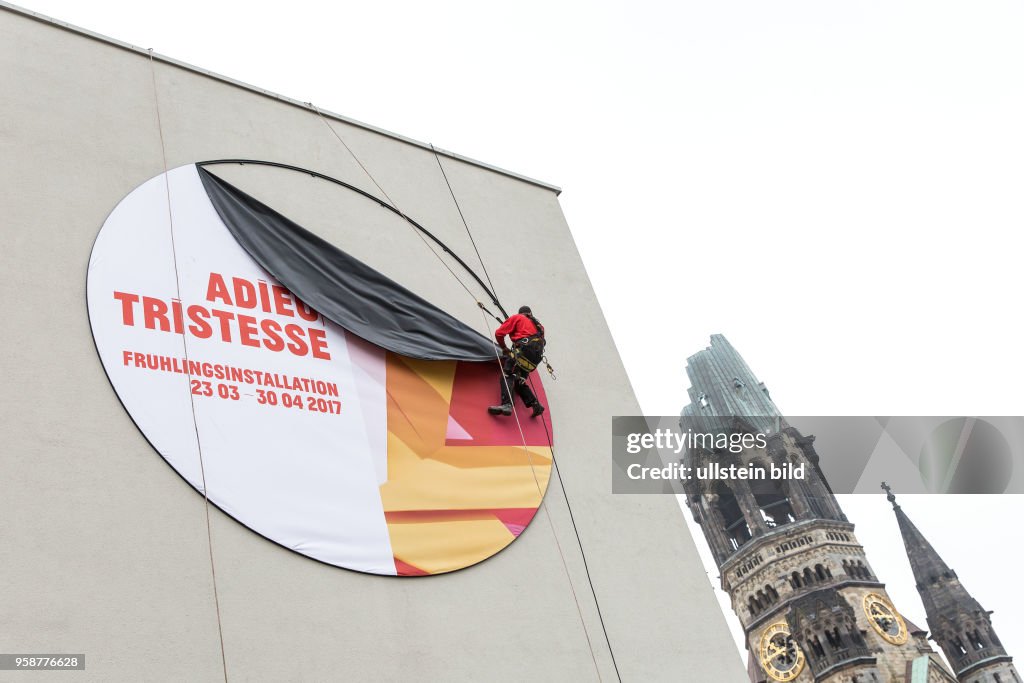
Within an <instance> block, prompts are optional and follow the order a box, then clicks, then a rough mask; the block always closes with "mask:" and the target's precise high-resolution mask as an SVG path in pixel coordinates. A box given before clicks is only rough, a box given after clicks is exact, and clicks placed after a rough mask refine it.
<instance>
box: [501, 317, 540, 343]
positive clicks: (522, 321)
mask: <svg viewBox="0 0 1024 683" xmlns="http://www.w3.org/2000/svg"><path fill="white" fill-rule="evenodd" d="M535 334H537V326H536V325H534V324H533V323H532V322H530V319H529V318H527V317H526V316H525V315H523V314H522V313H516V314H515V315H513V316H512V317H510V318H509V319H508V320H506V321H505V322H503V323H502V324H501V327H499V328H498V329H496V330H495V331H494V338H495V339H497V340H498V345H499V346H504V345H505V336H506V335H507V336H508V337H510V338H511V339H512V343H513V344H514V343H515V342H516V340H519V339H522V338H523V337H531V336H533V335H535Z"/></svg>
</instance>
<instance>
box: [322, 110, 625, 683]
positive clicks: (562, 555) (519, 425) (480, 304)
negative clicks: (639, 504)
mask: <svg viewBox="0 0 1024 683" xmlns="http://www.w3.org/2000/svg"><path fill="white" fill-rule="evenodd" d="M308 104H309V106H310V108H312V109H313V111H315V112H316V114H317V116H319V117H320V120H321V121H323V122H324V125H326V126H327V128H328V129H329V130H330V131H331V134H332V135H333V136H334V137H335V138H336V139H337V140H338V141H339V142H340V143H341V145H342V147H344V148H345V150H346V151H347V152H348V153H349V155H351V156H352V158H353V160H354V161H355V162H356V164H357V165H358V166H359V168H361V169H362V170H363V173H365V174H366V176H367V177H368V178H369V179H370V182H372V183H373V184H374V186H375V187H376V188H377V189H378V190H379V191H380V193H381V194H382V195H383V196H384V197H385V198H386V199H387V200H388V202H389V203H390V204H391V205H392V207H393V209H394V210H395V211H396V212H397V213H398V214H399V215H400V216H402V218H404V219H405V220H406V221H407V222H408V223H410V224H411V225H413V226H414V227H419V226H418V224H416V223H415V221H413V220H412V219H411V218H409V217H408V216H407V215H406V214H405V213H404V212H403V211H402V210H401V209H399V208H398V207H397V206H395V205H394V202H393V201H392V200H391V197H390V196H389V195H388V193H387V192H386V191H385V190H384V188H383V187H381V185H380V183H378V182H377V180H376V178H374V177H373V174H372V173H370V170H369V169H368V168H367V167H366V165H365V164H363V162H362V161H361V160H360V159H359V158H358V157H357V156H356V154H355V152H354V151H353V150H352V148H351V147H349V145H348V144H347V143H346V142H345V140H344V139H343V138H342V137H341V135H340V134H339V133H338V131H337V130H336V129H335V128H334V126H332V125H331V124H330V122H329V121H328V120H327V118H326V117H325V116H324V115H323V112H321V111H320V109H319V108H318V107H316V106H315V105H313V104H312V103H308ZM430 147H431V150H432V151H433V153H434V158H435V159H436V160H437V163H438V166H439V167H440V169H441V174H442V175H443V176H444V180H445V184H446V185H447V186H448V191H449V193H450V194H451V197H452V201H453V202H454V204H455V207H456V209H457V210H458V213H459V216H460V217H461V218H462V223H463V225H464V226H465V229H466V233H467V235H468V236H469V239H470V242H471V243H472V244H473V250H474V251H475V252H476V256H477V259H478V260H479V262H480V266H481V268H483V270H484V276H485V277H486V278H487V281H488V284H490V285H491V288H490V290H488V289H487V287H485V286H484V285H483V283H482V282H480V279H479V278H477V277H475V275H474V277H475V279H476V280H477V282H478V284H480V285H481V287H483V288H484V290H485V291H488V294H489V295H490V296H491V300H492V301H493V302H494V305H495V306H497V308H498V310H500V311H501V312H502V314H504V315H505V316H506V317H508V315H507V313H505V309H504V308H503V307H502V305H501V303H499V301H498V298H497V296H496V295H495V294H494V285H493V283H492V281H491V277H490V274H489V273H488V272H487V266H486V264H485V263H484V260H483V258H482V256H481V254H480V251H479V249H478V248H477V245H476V240H475V239H474V238H473V233H472V231H471V230H470V227H469V223H468V222H467V221H466V217H465V214H464V213H463V212H462V207H461V206H460V205H459V201H458V198H457V197H456V196H455V191H454V190H453V188H452V186H451V183H450V182H449V181H448V176H447V174H446V173H445V171H444V166H443V165H441V161H440V158H439V156H438V154H437V149H436V148H435V147H434V146H433V145H431V146H430ZM421 230H422V228H421ZM417 235H419V237H420V238H421V239H424V238H423V235H422V234H421V233H420V231H417ZM424 242H426V241H425V240H424ZM427 246H428V247H430V245H429V244H427ZM445 250H446V251H447V252H448V253H449V254H452V252H451V250H448V249H447V248H446V249H445ZM430 251H431V253H433V254H434V256H435V257H436V258H437V259H438V260H439V261H440V262H441V263H442V265H444V267H445V269H446V270H447V271H448V272H449V273H450V274H451V275H452V277H454V278H455V279H456V280H457V281H458V282H459V284H460V285H462V288H463V289H464V290H466V293H467V294H469V296H471V297H472V298H473V299H474V301H476V304H477V306H478V307H479V308H480V310H481V314H482V315H483V316H484V325H485V327H486V328H487V329H488V330H490V326H489V325H488V323H487V317H486V316H487V315H488V314H489V315H490V316H491V317H492V318H494V319H495V320H497V321H498V322H499V323H501V322H503V321H502V319H501V318H499V317H498V316H496V315H494V314H493V313H491V312H490V311H488V310H487V308H486V306H484V304H483V302H481V301H480V299H479V298H478V297H476V296H475V295H474V294H473V292H472V291H471V290H470V289H469V287H467V286H466V284H465V283H464V282H463V281H462V279H461V278H459V276H458V275H457V274H456V273H455V271H453V270H452V269H451V267H450V266H449V265H448V264H447V262H445V260H444V259H442V258H441V255H440V254H438V253H437V252H436V251H435V250H434V249H433V248H431V249H430ZM452 256H454V254H452ZM460 263H462V262H461V261H460ZM462 265H463V267H465V268H466V269H467V270H470V269H469V267H468V266H466V265H465V263H462ZM470 272H472V271H471V270H470ZM491 334H492V335H493V330H491ZM495 361H496V362H497V363H498V366H499V372H501V374H502V378H503V379H502V381H503V382H505V389H506V391H508V392H509V396H510V397H511V396H512V392H511V387H510V386H509V385H508V378H507V377H506V376H505V373H504V370H503V368H502V367H501V365H502V363H501V356H500V355H499V353H498V349H497V346H495ZM544 362H545V364H546V365H547V369H548V373H549V374H550V375H551V376H552V378H554V369H553V368H552V367H551V364H550V363H548V362H547V357H546V356H545V358H544ZM513 415H514V416H515V420H516V426H517V428H518V429H519V436H520V438H521V439H522V445H523V450H524V451H525V453H526V455H527V459H528V461H529V463H530V470H531V472H533V477H534V483H535V484H536V485H537V488H538V493H539V495H540V496H541V498H543V490H541V487H540V482H539V480H538V479H537V473H536V470H535V468H534V465H533V459H532V456H531V455H530V450H529V447H528V446H527V445H526V435H525V433H524V432H523V428H522V423H521V422H520V421H519V414H518V411H516V409H515V401H514V400H513ZM544 431H545V433H546V434H547V439H548V446H549V448H550V450H551V464H552V472H553V473H555V474H558V469H557V464H556V461H555V449H554V443H553V442H552V439H551V433H550V431H548V428H547V423H546V422H544ZM549 479H550V475H549ZM558 480H559V485H560V488H561V490H562V495H563V498H564V499H565V505H566V508H567V509H568V510H569V519H570V521H571V522H572V525H573V530H574V531H575V534H576V541H577V544H578V546H579V549H580V555H581V556H582V557H583V565H584V567H585V568H586V575H587V582H588V583H589V584H590V591H591V594H592V595H593V597H594V606H595V608H596V609H597V614H598V617H599V619H600V623H601V630H602V632H603V634H604V638H605V643H606V644H607V645H608V653H609V654H610V655H611V659H612V664H613V665H614V667H615V675H616V677H617V678H618V680H619V682H620V683H621V681H622V676H621V674H620V673H619V665H618V662H617V661H616V659H615V652H614V650H613V649H612V644H611V640H610V639H609V637H608V630H607V628H606V627H605V623H604V616H603V614H602V612H601V604H600V602H599V601H598V598H597V591H596V589H595V588H594V582H593V579H592V578H591V576H590V569H589V567H588V565H587V561H586V553H585V552H584V550H583V543H582V540H581V538H580V534H579V529H578V527H577V526H576V520H575V518H574V517H573V515H572V508H571V506H570V504H569V497H568V495H567V493H566V490H565V484H564V483H563V482H562V478H561V475H560V474H559V476H558ZM538 508H544V513H545V516H546V518H547V520H548V524H549V525H550V527H551V534H552V536H553V537H554V539H555V545H556V547H557V548H558V553H559V557H560V559H561V561H562V567H563V569H564V571H565V574H566V578H567V580H568V583H569V588H570V590H571V592H572V595H573V600H574V601H575V603H576V610H577V612H578V614H579V617H580V623H581V625H582V626H583V633H584V636H585V637H586V640H587V647H588V648H589V650H590V655H591V659H592V660H593V662H594V669H595V671H596V673H597V677H598V679H599V680H603V679H602V677H601V671H600V667H599V666H598V664H597V655H596V653H595V651H594V647H593V643H592V642H591V640H590V633H589V632H588V630H587V626H586V621H585V619H584V618H583V610H582V607H581V605H580V603H579V598H578V596H577V594H576V587H575V586H574V585H573V582H572V575H571V573H570V572H569V565H568V562H567V561H566V559H565V553H564V552H563V550H562V546H561V543H559V541H558V534H557V533H556V531H555V526H554V522H553V520H552V519H551V513H550V512H549V511H548V509H547V507H546V506H544V505H541V504H538Z"/></svg>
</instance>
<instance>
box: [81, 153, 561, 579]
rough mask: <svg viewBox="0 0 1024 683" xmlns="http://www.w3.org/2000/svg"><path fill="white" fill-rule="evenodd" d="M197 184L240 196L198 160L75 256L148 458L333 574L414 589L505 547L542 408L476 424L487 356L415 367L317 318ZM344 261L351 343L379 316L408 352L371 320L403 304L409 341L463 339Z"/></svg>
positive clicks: (120, 211)
mask: <svg viewBox="0 0 1024 683" xmlns="http://www.w3.org/2000/svg"><path fill="white" fill-rule="evenodd" d="M200 173H207V177H206V183H207V184H206V185H205V186H204V179H203V178H201V177H200ZM211 178H213V179H214V180H213V181H212V182H215V183H220V184H223V186H224V187H226V188H228V189H229V190H230V191H232V192H234V193H237V195H238V196H240V197H242V198H244V199H251V198H248V197H247V196H245V195H244V194H242V193H241V192H240V191H238V190H236V189H235V188H232V187H231V186H229V185H227V184H226V183H223V181H220V180H219V179H216V177H215V176H212V174H208V172H207V171H205V170H202V171H201V170H200V169H198V168H197V167H196V166H195V165H191V164H190V165H187V166H182V167H180V168H177V169H174V170H172V171H169V172H168V173H166V174H161V175H159V176H157V177H155V178H153V179H151V180H149V181H147V182H146V183H144V184H143V185H141V186H140V187H138V188H137V189H135V190H134V191H133V192H131V193H130V194H129V195H128V196H127V197H125V198H124V199H123V200H122V201H121V202H120V203H119V204H118V206H117V207H116V208H115V209H114V211H113V212H112V213H111V214H110V216H109V217H108V218H107V220H106V222H105V223H104V224H103V227H102V229H101V230H100V233H99V236H98V237H97V239H96V243H95V245H94V246H93V250H92V255H91V257H90V261H89V275H88V286H87V291H88V306H89V320H90V324H91V326H92V332H93V336H94V338H95V341H96V348H97V350H98V353H99V355H100V359H101V360H102V363H103V367H104V369H105V370H106V373H107V376H108V377H109V379H110V382H111V384H112V385H113V387H114V389H115V391H116V392H117V395H118V397H119V398H120V400H121V403H122V404H123V405H124V407H125V409H126V410H127V411H128V413H129V415H130V416H131V418H132V420H133V421H134V422H135V424H136V425H137V426H138V428H139V429H140V430H141V432H142V433H143V435H144V436H145V437H146V439H147V440H148V441H149V442H150V444H152V446H153V447H154V448H155V449H156V451H157V452H158V453H159V454H160V455H161V456H162V457H163V458H164V459H165V460H166V461H167V462H168V463H169V464H170V465H171V467H173V468H174V469H175V471H177V473H178V474H180V475H181V476H182V477H183V478H184V479H185V480H186V481H187V482H188V483H189V484H190V485H192V486H193V487H194V488H195V489H196V490H197V491H199V492H200V493H203V491H204V481H205V493H206V495H207V497H208V499H209V501H210V502H211V503H213V504H214V505H216V506H217V507H218V508H220V509H221V510H223V511H224V512H225V513H227V514H228V515H230V516H231V517H233V518H234V519H236V520H238V521H239V522H241V523H242V524H244V525H245V526H247V527H249V528H250V529H252V530H253V531H255V532H256V533H258V534H260V535H262V536H264V537H266V538H268V539H270V540H271V541H274V542H276V543H278V544H280V545H282V546H284V547H286V548H289V549H291V550H294V551H295V552H298V553H301V554H303V555H307V556H309V557H311V558H314V559H317V560H320V561H322V562H326V563H328V564H332V565H335V566H339V567H345V568H347V569H354V570H358V571H363V572H370V573H374V574H386V575H399V576H421V575H428V574H438V573H443V572H449V571H453V570H456V569H461V568H463V567H467V566H469V565H472V564H475V563H477V562H480V561H481V560H484V559H486V558H488V557H490V556H492V555H493V554H495V553H497V552H498V551H499V550H501V549H502V548H504V547H506V546H508V545H509V544H510V543H511V542H512V541H513V540H515V538H516V537H517V536H518V535H519V534H520V533H521V532H522V531H523V529H524V528H525V527H526V525H527V524H528V523H529V522H530V520H531V519H532V518H533V516H534V514H535V513H536V511H537V508H538V506H539V505H540V502H541V500H542V498H543V494H544V491H545V490H546V488H547V484H548V478H549V475H550V469H551V462H552V461H551V449H550V444H551V440H550V439H551V423H550V419H549V416H550V412H548V413H545V414H544V415H543V416H542V417H540V418H536V419H531V418H530V417H528V415H529V411H528V410H524V409H522V406H521V404H520V405H518V406H517V408H518V410H517V413H516V416H513V417H505V416H491V415H489V414H487V411H486V408H487V406H488V405H489V404H493V403H494V402H495V401H496V400H497V395H498V385H499V381H500V378H501V373H500V369H499V366H498V362H497V359H495V360H494V361H491V362H480V361H479V360H475V361H463V360H450V359H449V360H428V359H423V358H412V357H409V356H407V355H402V354H400V353H396V352H394V351H389V350H387V349H385V348H383V347H381V346H378V345H376V344H374V343H371V342H369V341H366V339H364V338H362V337H359V336H356V335H355V334H354V333H352V332H350V331H347V330H346V328H345V327H344V326H343V325H344V324H345V320H329V319H327V318H325V316H324V315H322V314H321V313H320V312H319V311H318V310H315V309H314V308H312V307H311V306H310V305H308V304H307V303H306V302H305V301H303V300H301V299H300V298H299V297H298V296H296V294H294V293H293V292H292V291H291V290H290V289H289V288H288V287H287V286H285V284H282V283H281V282H279V281H278V280H276V279H275V278H274V277H272V276H271V275H270V273H269V272H268V271H267V270H265V269H264V268H263V267H262V266H261V265H260V264H259V263H257V261H256V260H254V258H253V257H252V256H251V255H250V253H249V252H248V251H246V249H244V248H243V247H242V246H241V245H240V244H239V242H238V241H237V240H236V239H235V237H234V236H233V234H232V230H236V232H237V229H238V226H232V230H229V229H228V226H227V225H226V224H225V221H224V217H225V216H226V215H227V214H225V213H224V207H223V206H222V205H220V204H218V205H216V206H215V204H214V201H213V200H211V197H210V193H209V189H210V186H209V183H210V182H211V180H210V179H211ZM218 192H219V190H218ZM252 206H256V207H257V209H258V210H257V211H256V213H259V214H260V215H261V216H262V217H263V218H267V217H268V216H269V218H270V219H273V220H280V221H283V223H282V224H283V225H286V226H289V227H288V228H287V229H288V230H294V231H296V232H297V233H300V232H301V233H303V234H304V235H305V236H306V237H308V236H309V233H305V231H303V230H302V229H301V228H299V227H298V226H294V224H292V223H290V222H288V221H287V219H284V218H283V217H282V216H280V214H276V213H275V212H273V210H272V209H269V208H268V207H266V206H265V205H263V204H260V203H259V202H256V201H255V200H252ZM368 206H370V207H375V206H376V205H375V204H371V203H369V202H368ZM246 229H251V230H253V231H259V230H263V229H264V226H262V225H255V226H247V227H246ZM255 234H257V236H258V233H255ZM317 239H318V238H317ZM275 244H276V243H275ZM274 248H275V249H284V248H285V247H279V246H275V247H274ZM316 248H317V249H318V250H321V251H324V250H326V251H331V252H332V254H331V255H330V256H332V257H337V258H345V259H352V257H350V256H348V255H346V254H344V253H343V252H340V251H338V250H335V249H334V248H333V247H329V246H317V247H316ZM280 256H281V258H282V259H284V260H287V259H293V260H294V256H293V255H290V254H287V253H285V254H281V255H280ZM356 263H358V265H359V266H360V268H362V269H365V272H364V273H363V274H364V275H365V276H366V277H367V278H368V279H367V280H365V281H357V280H353V281H350V282H346V283H344V284H345V286H346V287H348V288H349V289H351V291H353V292H360V293H363V294H366V296H365V301H366V303H365V304H363V303H360V304H358V305H357V306H353V304H352V302H351V299H349V300H347V301H346V302H345V303H346V305H347V306H348V309H346V312H345V314H346V315H350V316H352V317H353V320H354V319H356V318H358V319H359V320H360V322H359V324H360V325H363V326H364V327H363V328H361V329H362V330H369V331H371V332H372V326H370V323H367V321H371V322H372V321H377V320H379V321H385V320H388V319H394V320H396V321H398V322H397V323H396V325H395V329H394V330H388V331H387V335H388V336H387V338H388V339H391V338H396V339H399V341H398V342H397V343H399V344H401V343H404V342H403V341H402V340H401V339H400V337H401V336H402V334H403V332H402V329H403V325H404V323H402V315H403V312H402V311H396V312H389V311H388V310H386V309H387V307H388V306H390V305H394V302H400V301H404V300H408V301H412V302H414V303H416V305H418V306H420V310H418V311H417V316H418V317H417V320H418V325H420V326H429V325H430V324H431V321H432V320H434V319H436V320H437V321H438V325H447V326H449V327H450V328H451V327H453V326H456V325H461V323H458V322H457V321H454V320H453V319H450V317H449V318H445V316H447V314H445V313H443V312H442V311H440V309H436V308H434V307H433V306H432V304H429V303H427V302H422V300H420V299H418V297H416V296H415V295H414V294H412V293H410V292H408V291H407V290H404V289H402V288H401V286H400V285H397V284H396V283H393V282H392V281H390V280H389V279H387V278H386V277H385V276H383V275H381V274H380V273H377V272H376V271H373V270H372V269H370V267H369V266H366V265H365V264H362V263H361V262H356ZM424 267H430V266H429V264H427V265H425V266H424ZM355 270H359V269H355ZM360 272H363V271H360ZM368 274H369V275H368ZM371 275H372V278H371V277H370V276H371ZM342 277H349V276H348V275H346V274H345V272H342ZM353 277H354V276H353ZM371 279H372V282H370V280H371ZM389 287H394V289H393V290H388V288H389ZM367 288H372V289H373V291H372V292H369V293H367ZM302 291H303V293H304V294H306V291H308V290H302ZM389 291H390V293H389ZM306 296H307V298H308V299H310V300H321V299H322V300H324V301H326V300H327V299H328V298H329V297H330V293H329V292H327V293H318V292H312V293H311V294H309V295H306ZM403 297H405V299H403ZM360 301H362V299H360ZM417 302H418V303H417ZM359 306H366V307H371V306H376V307H377V309H375V310H365V311H364V310H360V309H359ZM325 310H327V308H326V307H325ZM435 311H436V313H435ZM364 313H365V315H364ZM392 313H393V314H392ZM389 316H390V317H389ZM339 323H340V324H339ZM373 324H374V325H383V324H385V323H383V322H380V323H373ZM353 326H355V323H353ZM406 327H407V326H406ZM395 330H398V331H397V332H396V331H395ZM459 333H460V334H462V332H461V331H460V332H459ZM364 334H367V336H369V334H370V332H364ZM410 334H412V333H410ZM472 334H476V333H475V332H472V331H469V330H468V328H466V332H465V335H467V336H466V338H467V339H469V338H470V337H469V336H468V335H472ZM438 338H441V339H443V338H444V336H443V335H438ZM406 341H409V340H406ZM470 342H471V343H472V344H474V345H475V346H474V348H477V347H479V342H478V340H472V339H471V340H470ZM414 343H415V340H414V339H413V340H411V341H409V345H410V346H413V345H414ZM484 348H486V347H484ZM532 377H533V379H532V384H533V387H534V389H535V390H536V392H537V394H538V397H539V398H540V400H541V401H542V402H543V403H544V404H545V405H546V404H547V400H546V398H545V397H544V393H543V387H542V386H541V383H540V379H539V377H536V373H534V375H533V376H532ZM520 427H521V430H520Z"/></svg>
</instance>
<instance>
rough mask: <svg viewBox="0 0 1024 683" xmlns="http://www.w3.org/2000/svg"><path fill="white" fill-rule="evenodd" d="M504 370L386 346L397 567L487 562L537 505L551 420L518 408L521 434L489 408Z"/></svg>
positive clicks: (423, 570)
mask: <svg viewBox="0 0 1024 683" xmlns="http://www.w3.org/2000/svg"><path fill="white" fill-rule="evenodd" d="M499 377H500V370H499V369H498V366H497V363H494V364H486V363H460V362H455V361H421V360H415V359H411V358H406V357H404V356H399V355H396V354H393V353H388V354H387V420H388V437H387V459H388V478H387V482H386V483H385V484H383V485H382V486H381V487H380V493H381V500H382V501H383V504H384V513H385V518H386V520H387V525H388V533H389V536H390V539H391V547H392V551H393V553H394V556H395V568H396V570H397V572H398V574H399V575H402V576H414V575H422V574H440V573H444V572H448V571H453V570H455V569H461V568H463V567H467V566H469V565H472V564H475V563H477V562H480V561H481V560H485V559H487V558H488V557H490V556H491V555H494V554H495V553H496V552H498V551H499V550H501V549H502V548H504V547H505V546H507V545H508V544H509V543H511V542H512V541H513V540H514V539H515V538H516V536H518V535H519V533H521V532H522V530H523V529H524V528H525V527H526V525H527V524H529V522H530V520H531V519H532V518H533V515H534V514H535V513H536V511H537V508H538V506H539V505H540V502H541V499H542V497H543V491H544V490H545V489H546V488H547V485H548V477H549V476H550V473H551V448H550V446H549V441H548V439H547V436H546V434H548V433H550V423H542V422H540V421H539V420H533V421H531V419H530V418H529V417H527V416H528V415H529V411H527V410H520V411H519V416H520V417H519V419H520V422H521V423H522V426H523V428H524V432H526V433H525V435H524V434H520V432H519V428H518V426H517V425H516V422H515V419H514V418H504V417H493V416H489V415H487V414H486V411H485V407H486V406H487V405H488V404H489V403H493V402H494V399H495V397H496V394H497V387H498V381H499ZM535 384H536V386H537V389H538V395H539V396H540V397H541V399H542V400H544V396H543V392H542V389H541V387H540V386H539V383H537V382H535ZM468 406H472V407H473V412H472V413H470V412H469V411H468ZM520 408H521V406H520ZM456 418H458V419H456ZM544 419H545V420H546V419H547V416H546V415H545V418H544ZM460 420H461V421H460ZM545 425H547V430H545V429H544V427H545ZM540 435H544V436H543V437H542V436H540ZM524 436H525V442H526V444H528V445H526V446H524ZM541 443H543V444H544V445H539V444H541Z"/></svg>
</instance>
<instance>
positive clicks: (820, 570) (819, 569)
mask: <svg viewBox="0 0 1024 683" xmlns="http://www.w3.org/2000/svg"><path fill="white" fill-rule="evenodd" d="M814 573H815V575H817V577H818V581H824V580H826V579H827V578H828V575H826V574H825V567H824V565H820V564H816V565H814Z"/></svg>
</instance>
